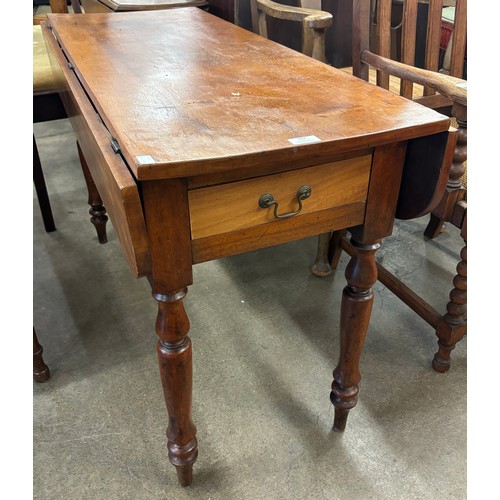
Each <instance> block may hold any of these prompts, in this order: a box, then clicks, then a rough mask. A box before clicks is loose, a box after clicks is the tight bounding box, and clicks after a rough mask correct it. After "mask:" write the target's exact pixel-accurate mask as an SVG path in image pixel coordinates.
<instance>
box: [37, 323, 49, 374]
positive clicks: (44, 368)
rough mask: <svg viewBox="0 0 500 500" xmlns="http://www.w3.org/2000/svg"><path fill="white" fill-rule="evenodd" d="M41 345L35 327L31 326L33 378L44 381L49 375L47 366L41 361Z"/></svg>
mask: <svg viewBox="0 0 500 500" xmlns="http://www.w3.org/2000/svg"><path fill="white" fill-rule="evenodd" d="M42 353H43V347H42V346H41V345H40V343H39V342H38V338H37V336H36V331H35V328H33V380H34V381H35V382H46V381H47V380H48V379H49V377H50V370H49V367H48V366H47V365H46V364H45V362H44V361H43V356H42Z"/></svg>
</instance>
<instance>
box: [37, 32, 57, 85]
mask: <svg viewBox="0 0 500 500" xmlns="http://www.w3.org/2000/svg"><path fill="white" fill-rule="evenodd" d="M56 91H57V87H56V84H55V81H54V76H53V74H52V69H51V67H50V60H49V55H48V53H47V48H46V47H45V40H44V39H43V34H42V28H41V26H38V25H37V26H33V93H34V94H41V93H46V92H56Z"/></svg>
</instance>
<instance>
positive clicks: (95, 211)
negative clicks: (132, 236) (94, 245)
mask: <svg viewBox="0 0 500 500" xmlns="http://www.w3.org/2000/svg"><path fill="white" fill-rule="evenodd" d="M76 145H77V147H78V156H79V157H80V164H81V166H82V171H83V176H84V177H85V182H86V184H87V190H88V193H89V198H88V204H89V205H90V210H89V214H90V216H91V217H90V222H92V224H94V227H95V229H96V231H97V239H98V240H99V243H107V241H108V237H107V236H106V222H107V221H108V216H107V215H106V208H104V205H103V204H102V200H101V196H100V195H99V191H97V187H96V185H95V183H94V179H92V175H91V173H90V170H89V167H88V165H87V161H86V160H85V157H84V156H83V153H82V150H81V148H80V144H78V142H77V143H76Z"/></svg>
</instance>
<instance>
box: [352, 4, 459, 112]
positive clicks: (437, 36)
mask: <svg viewBox="0 0 500 500" xmlns="http://www.w3.org/2000/svg"><path fill="white" fill-rule="evenodd" d="M443 9H444V10H443ZM450 14H451V15H450ZM466 44H467V0H371V1H370V0H353V73H354V75H355V76H358V77H360V78H363V79H365V80H368V77H369V72H368V66H367V65H366V64H365V63H363V62H362V60H361V53H362V52H363V51H365V50H371V51H372V52H373V53H376V54H378V55H380V56H383V57H387V58H392V59H397V60H400V62H402V63H404V64H407V65H409V66H420V67H422V68H425V69H428V70H431V71H435V72H438V71H441V72H442V73H446V74H449V75H451V76H455V77H458V78H463V74H464V61H465V57H466ZM447 49H448V50H447ZM446 52H448V53H447V54H446V55H447V59H449V61H450V62H449V68H448V69H446V70H443V60H444V56H445V53H446ZM417 53H421V56H420V57H419V59H420V61H418V60H416V55H417ZM376 81H377V85H379V86H381V87H384V88H386V89H389V88H390V84H391V82H390V78H389V75H388V74H387V73H384V72H383V71H377V80H376ZM399 93H400V94H401V95H402V96H404V97H406V98H409V99H411V98H413V99H415V100H417V101H420V102H421V103H422V104H424V105H427V106H430V107H440V106H441V105H442V104H443V100H442V99H439V98H437V99H433V98H432V97H431V96H434V95H435V91H434V90H433V89H431V88H428V87H426V88H423V89H422V90H421V92H419V93H418V92H414V87H413V84H412V83H411V82H410V81H407V80H404V79H401V82H400V88H399ZM415 94H420V95H417V96H416V95H415Z"/></svg>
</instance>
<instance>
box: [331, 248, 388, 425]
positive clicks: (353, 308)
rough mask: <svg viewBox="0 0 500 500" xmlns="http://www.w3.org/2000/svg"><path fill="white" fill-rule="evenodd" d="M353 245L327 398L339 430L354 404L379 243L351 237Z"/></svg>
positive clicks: (359, 376)
mask: <svg viewBox="0 0 500 500" xmlns="http://www.w3.org/2000/svg"><path fill="white" fill-rule="evenodd" d="M351 244H352V246H353V247H354V249H355V254H354V255H353V256H352V258H351V260H350V262H349V264H348V265H347V268H346V272H345V276H346V280H347V286H346V287H345V288H344V291H343V296H342V309H341V314H340V354H339V362H338V365H337V367H336V368H335V370H334V372H333V383H332V392H331V394H330V399H331V401H332V403H333V405H334V406H335V420H334V424H333V429H334V430H336V431H343V430H344V429H345V426H346V422H347V415H348V413H349V410H351V409H352V408H354V406H356V403H357V400H358V392H359V382H360V380H361V374H360V371H359V361H360V358H361V353H362V351H363V346H364V343H365V339H366V334H367V331H368V324H369V321H370V315H371V310H372V304H373V292H372V288H371V287H372V286H373V285H374V283H375V282H376V280H377V266H376V263H375V252H376V251H377V250H378V248H379V247H380V244H379V243H373V244H363V243H358V242H357V241H355V240H353V239H351Z"/></svg>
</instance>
